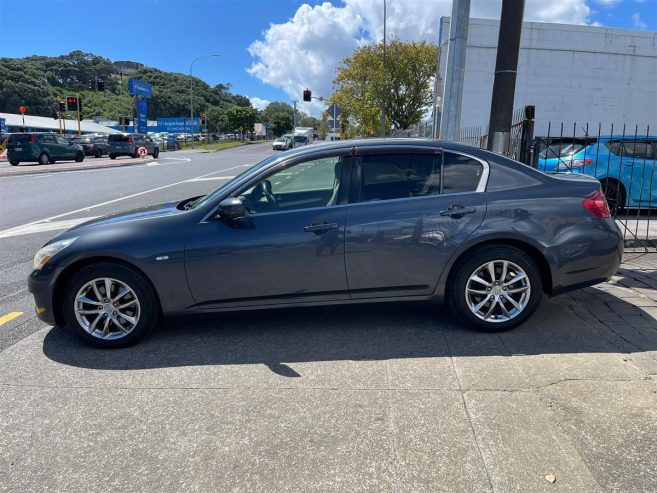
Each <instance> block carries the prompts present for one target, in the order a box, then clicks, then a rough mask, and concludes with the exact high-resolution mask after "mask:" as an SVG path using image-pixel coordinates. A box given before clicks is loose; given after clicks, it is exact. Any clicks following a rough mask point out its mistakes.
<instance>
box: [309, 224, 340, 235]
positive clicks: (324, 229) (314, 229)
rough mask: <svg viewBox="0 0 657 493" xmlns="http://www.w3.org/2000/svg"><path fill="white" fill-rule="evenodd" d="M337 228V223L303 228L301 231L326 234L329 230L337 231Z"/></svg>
mask: <svg viewBox="0 0 657 493" xmlns="http://www.w3.org/2000/svg"><path fill="white" fill-rule="evenodd" d="M339 227H340V225H339V224H338V223H318V224H311V225H310V226H305V227H304V228H303V230H304V231H305V232H306V233H326V232H327V231H329V230H331V229H338V228H339Z"/></svg>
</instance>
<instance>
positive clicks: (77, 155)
mask: <svg viewBox="0 0 657 493" xmlns="http://www.w3.org/2000/svg"><path fill="white" fill-rule="evenodd" d="M82 161H84V152H82V151H78V152H76V153H75V162H76V163H81V162H82Z"/></svg>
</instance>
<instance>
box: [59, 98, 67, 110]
mask: <svg viewBox="0 0 657 493" xmlns="http://www.w3.org/2000/svg"><path fill="white" fill-rule="evenodd" d="M65 111H66V101H60V102H59V112H60V113H64V112H65Z"/></svg>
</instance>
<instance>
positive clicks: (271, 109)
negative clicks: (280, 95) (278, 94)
mask: <svg viewBox="0 0 657 493" xmlns="http://www.w3.org/2000/svg"><path fill="white" fill-rule="evenodd" d="M293 111H294V109H293V108H292V106H290V105H289V104H287V103H282V102H279V101H273V102H271V103H269V104H268V105H267V107H266V108H265V109H264V110H263V111H262V116H261V118H262V121H263V122H264V123H266V122H270V123H273V122H272V117H273V116H274V115H275V114H277V113H287V114H288V115H290V118H292V113H293Z"/></svg>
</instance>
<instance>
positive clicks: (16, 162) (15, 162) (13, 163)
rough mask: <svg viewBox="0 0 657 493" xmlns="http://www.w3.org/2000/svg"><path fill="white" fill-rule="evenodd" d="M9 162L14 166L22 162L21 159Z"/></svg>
mask: <svg viewBox="0 0 657 493" xmlns="http://www.w3.org/2000/svg"><path fill="white" fill-rule="evenodd" d="M9 164H11V165H12V166H18V165H19V164H20V161H18V160H17V159H12V160H11V161H9Z"/></svg>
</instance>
